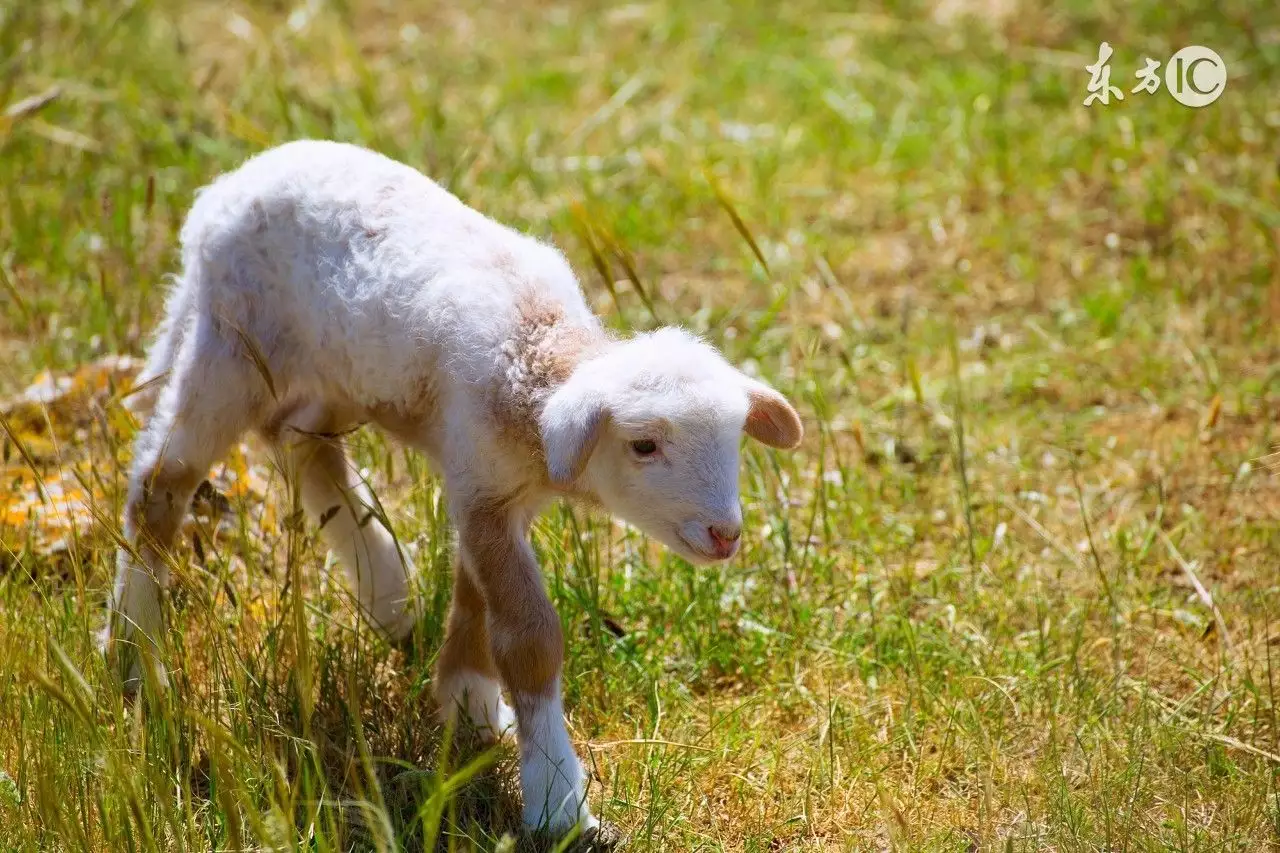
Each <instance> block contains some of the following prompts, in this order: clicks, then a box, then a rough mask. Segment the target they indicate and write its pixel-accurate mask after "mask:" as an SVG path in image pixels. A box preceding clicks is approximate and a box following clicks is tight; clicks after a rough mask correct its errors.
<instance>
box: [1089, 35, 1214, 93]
mask: <svg viewBox="0 0 1280 853" xmlns="http://www.w3.org/2000/svg"><path fill="white" fill-rule="evenodd" d="M1112 53H1113V51H1112V49H1111V45H1110V44H1108V43H1107V42H1105V41H1104V42H1103V43H1102V44H1100V45H1098V58H1097V60H1096V61H1095V62H1093V64H1091V65H1086V66H1085V67H1084V70H1085V71H1088V72H1089V84H1088V93H1089V94H1088V95H1087V96H1086V97H1085V99H1084V105H1085V106H1086V107H1091V106H1093V105H1094V104H1102V105H1103V106H1106V105H1107V104H1110V103H1111V99H1112V98H1114V99H1115V100H1117V101H1123V100H1124V91H1123V90H1122V89H1121V88H1120V87H1119V86H1113V85H1112V84H1111V64H1110V63H1111V55H1112ZM1133 76H1134V77H1136V78H1137V79H1138V84H1137V85H1136V86H1134V87H1133V88H1132V89H1130V90H1129V94H1131V95H1136V94H1138V93H1139V92H1145V93H1147V94H1148V95H1154V94H1155V93H1156V92H1158V91H1159V90H1160V62H1159V60H1155V59H1152V58H1151V57H1149V56H1148V57H1144V58H1143V66H1142V68H1140V69H1139V70H1138V71H1137V73H1135V74H1134V75H1133ZM1164 85H1165V88H1166V89H1168V90H1169V94H1170V95H1172V96H1173V99H1174V100H1175V101H1177V102H1178V103H1180V104H1182V105H1184V106H1188V107H1207V106H1208V105H1209V104H1212V103H1213V102H1214V101H1216V100H1218V98H1219V97H1220V96H1221V95H1222V91H1223V90H1224V89H1226V88H1227V64H1226V63H1225V62H1223V61H1222V57H1221V56H1219V55H1218V53H1217V51H1215V50H1212V49H1211V48H1207V47H1203V46H1201V45H1198V44H1193V45H1190V46H1189V47H1184V48H1182V49H1181V50H1179V51H1178V52H1177V53H1175V54H1174V55H1173V56H1171V57H1170V58H1169V61H1168V62H1167V63H1165V66H1164Z"/></svg>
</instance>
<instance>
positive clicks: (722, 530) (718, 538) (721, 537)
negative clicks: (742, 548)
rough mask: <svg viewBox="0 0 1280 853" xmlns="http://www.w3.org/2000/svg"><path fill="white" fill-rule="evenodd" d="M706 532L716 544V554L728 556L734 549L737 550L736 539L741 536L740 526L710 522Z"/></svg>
mask: <svg viewBox="0 0 1280 853" xmlns="http://www.w3.org/2000/svg"><path fill="white" fill-rule="evenodd" d="M707 533H708V535H710V536H711V541H712V542H713V543H714V544H715V546H716V554H717V555H718V556H720V557H729V556H731V555H732V554H733V552H734V551H736V550H738V539H739V538H740V537H741V536H742V528H741V527H738V526H736V525H734V526H732V527H731V526H729V525H724V524H711V525H708V526H707Z"/></svg>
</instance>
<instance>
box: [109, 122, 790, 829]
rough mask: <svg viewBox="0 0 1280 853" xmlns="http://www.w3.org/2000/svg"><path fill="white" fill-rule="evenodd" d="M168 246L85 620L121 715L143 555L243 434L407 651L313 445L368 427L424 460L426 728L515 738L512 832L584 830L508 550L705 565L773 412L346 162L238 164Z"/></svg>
mask: <svg viewBox="0 0 1280 853" xmlns="http://www.w3.org/2000/svg"><path fill="white" fill-rule="evenodd" d="M181 242H182V267H183V269H182V273H181V276H180V278H179V280H178V282H177V284H176V286H175V287H174V289H173V290H172V292H171V294H170V296H169V299H168V302H167V304H166V310H165V317H164V319H163V321H162V323H161V326H160V330H159V333H158V336H157V340H156V341H155V343H154V345H153V347H152V349H151V352H150V355H149V358H148V362H147V367H146V368H145V370H144V372H143V375H142V377H141V379H140V382H144V383H145V382H150V383H151V384H152V387H154V388H156V389H158V390H157V391H156V394H157V396H156V399H155V405H154V411H153V413H152V415H151V418H150V420H149V422H148V424H147V425H146V427H145V429H144V430H143V432H142V433H141V434H140V436H139V438H138V440H137V443H136V447H135V453H134V460H133V464H132V468H131V472H130V478H129V491H128V497H127V501H126V505H125V509H124V521H123V529H124V541H125V545H124V546H123V547H122V548H121V549H120V552H119V554H118V557H117V576H116V579H115V584H114V588H113V590H112V592H111V594H110V600H109V604H108V624H107V628H106V631H105V632H104V636H103V646H104V651H105V653H106V654H107V657H108V660H109V661H110V662H111V664H112V666H113V667H114V668H115V670H116V671H117V672H119V673H120V676H121V677H122V678H123V679H124V680H125V683H126V685H127V686H128V687H130V688H131V689H136V688H137V685H138V684H139V683H140V680H141V679H142V676H143V674H144V671H149V672H151V673H153V674H154V675H155V676H156V677H158V678H159V679H161V680H163V678H164V670H163V667H162V666H161V665H160V663H159V656H160V643H161V639H162V618H161V606H160V597H161V593H162V590H163V588H164V587H165V586H166V583H167V569H166V557H165V556H164V555H165V552H166V549H168V548H169V547H170V546H171V545H172V543H173V540H174V538H175V535H176V532H177V530H178V528H179V525H180V522H181V519H182V516H183V515H184V513H185V512H186V511H187V508H188V505H189V503H190V501H191V497H192V494H193V492H194V491H195V489H196V487H197V486H198V484H199V483H200V482H201V480H202V478H203V477H204V476H205V475H206V473H207V472H208V470H209V469H210V467H211V466H212V465H214V464H215V463H216V462H217V461H218V460H219V459H220V457H222V456H223V455H224V454H225V453H226V451H227V450H228V448H229V447H230V445H231V444H232V443H233V442H234V441H235V440H236V439H237V438H238V437H239V436H240V435H241V434H242V433H244V432H245V431H247V430H250V429H253V430H257V431H258V432H260V434H261V435H263V436H264V437H266V438H267V439H268V440H269V441H270V442H273V444H274V446H275V447H277V448H278V449H279V450H280V457H281V458H282V459H285V460H287V464H288V465H289V467H290V473H291V475H292V476H296V478H297V483H298V486H299V488H300V490H301V496H302V501H303V506H304V508H305V509H306V511H307V513H308V515H309V516H311V517H315V518H317V519H321V520H322V531H321V532H322V535H323V537H324V538H325V541H326V544H327V545H328V547H329V548H331V549H332V550H333V551H334V552H335V553H336V554H337V556H338V558H339V561H340V562H341V564H342V565H343V566H344V567H345V569H346V572H347V574H348V575H349V579H350V583H351V585H352V587H353V588H354V592H355V597H356V600H357V601H358V602H359V606H360V609H361V611H362V612H363V615H365V616H366V617H367V618H368V620H369V621H370V622H371V623H372V624H373V625H374V626H376V627H377V628H378V629H379V630H380V631H381V632H383V633H384V634H385V635H386V636H387V637H388V638H390V639H392V640H396V639H399V638H403V637H405V636H406V635H407V634H408V633H409V632H411V630H412V628H413V626H414V624H415V621H416V620H417V619H418V617H419V609H418V606H417V604H416V603H415V601H414V599H413V597H412V595H411V586H412V583H411V582H412V573H413V570H412V567H411V565H410V563H409V561H408V559H407V558H406V555H405V553H404V552H403V551H402V550H401V548H400V547H399V546H398V544H397V540H396V538H395V537H394V536H393V534H392V532H391V530H389V529H388V528H387V527H386V525H385V523H384V520H385V516H383V515H382V514H381V513H377V512H375V511H374V509H373V508H374V507H375V506H376V501H375V498H374V497H373V495H372V494H371V492H370V490H369V487H368V485H367V484H366V483H365V482H364V481H363V480H362V479H361V477H360V476H359V475H358V474H357V473H356V472H355V470H354V469H353V467H352V465H351V463H350V461H349V460H348V458H347V456H346V455H345V453H344V450H343V448H342V446H341V444H340V443H339V442H338V441H337V440H336V439H335V438H334V436H337V435H340V434H342V433H344V432H345V431H347V430H349V429H350V428H352V427H354V426H355V425H357V424H360V423H363V422H371V423H372V424H374V425H376V426H377V427H379V428H381V429H383V430H384V431H385V432H387V433H388V434H390V435H391V436H392V437H394V438H396V439H398V440H399V441H401V442H403V443H404V444H406V445H408V446H409V447H412V448H415V449H417V450H420V451H422V452H424V453H425V454H427V455H428V456H429V457H430V458H431V459H432V460H433V463H434V465H435V466H436V468H437V469H438V471H439V472H440V474H441V475H442V476H443V480H444V484H445V488H446V492H447V497H448V506H449V511H450V514H451V520H452V521H453V523H454V525H455V526H456V528H457V531H458V547H457V562H456V566H455V570H454V577H453V584H454V594H453V602H452V605H451V610H450V614H449V617H448V624H447V628H446V639H445V642H444V646H443V648H442V650H441V652H440V655H439V659H438V665H437V670H436V673H435V679H434V690H435V694H436V698H437V700H438V701H439V704H440V707H441V709H442V713H444V714H446V715H452V714H457V713H459V712H461V713H463V714H465V715H466V717H467V718H469V719H470V720H471V721H472V722H473V723H474V724H475V725H476V726H477V727H479V728H480V729H481V730H483V731H486V732H487V733H488V734H489V735H490V736H500V735H502V734H503V733H504V732H505V731H507V730H508V729H509V728H510V727H512V726H513V725H514V727H515V733H516V738H517V742H518V745H519V750H520V782H521V790H522V794H523V798H524V812H523V819H524V823H525V824H526V826H527V827H529V828H530V829H535V828H542V829H544V830H550V831H551V832H553V833H556V834H563V833H565V832H567V831H569V830H570V829H572V828H573V827H574V826H575V825H577V826H581V827H582V828H584V829H590V828H592V827H594V826H596V825H597V821H596V819H595V818H594V817H592V815H591V812H590V810H589V809H588V806H587V802H586V796H585V790H584V777H583V771H582V766H581V764H580V763H579V761H578V758H577V757H576V755H575V754H574V751H573V747H572V745H571V743H570V741H569V736H568V733H567V732H566V729H565V724H564V718H563V711H562V706H561V691H560V672H561V662H562V657H563V642H562V637H561V629H560V621H559V618H558V617H557V615H556V612H555V610H554V608H553V607H552V605H551V602H550V601H549V599H548V597H547V594H546V592H545V590H544V587H543V582H542V578H541V575H540V573H539V569H538V566H537V565H536V564H535V561H534V556H533V551H532V550H531V548H530V545H529V542H528V532H529V526H530V523H531V521H532V519H533V518H534V516H535V515H536V513H537V512H539V510H540V509H541V508H542V507H543V506H544V505H545V504H546V503H547V502H548V501H550V500H552V499H555V498H559V497H565V498H571V499H579V500H584V501H589V502H592V503H595V504H599V505H602V506H603V507H605V508H606V509H608V510H610V511H611V512H613V513H614V514H616V515H618V516H620V517H621V518H624V519H627V520H628V521H630V522H631V523H633V524H635V525H636V526H638V527H639V528H640V529H642V530H643V531H645V532H646V533H648V534H649V535H651V536H653V537H655V538H657V539H658V540H660V541H662V542H663V543H665V544H666V545H667V546H668V547H670V548H671V549H673V550H674V551H676V552H677V553H679V554H680V555H682V556H683V557H685V558H687V559H689V560H691V561H695V562H699V563H705V562H711V561H716V560H725V559H727V558H729V557H731V556H732V555H733V554H734V553H735V551H736V550H737V548H738V543H739V535H740V532H741V529H742V521H741V509H740V505H739V500H738V486H737V482H738V467H739V453H740V443H741V441H740V439H741V435H742V433H743V432H745V433H746V434H747V435H749V436H751V437H753V438H755V439H757V440H758V441H761V442H763V443H764V444H766V445H769V446H772V447H778V448H792V447H795V446H796V445H797V444H798V443H799V442H800V440H801V438H802V433H803V429H802V425H801V422H800V418H799V416H798V415H797V414H796V411H795V409H794V408H792V406H791V405H790V404H789V403H788V402H787V400H786V399H785V398H784V397H783V396H782V395H781V394H779V393H778V392H777V391H775V390H774V389H772V388H771V387H769V386H767V385H765V384H764V383H762V382H759V381H757V380H755V379H751V378H749V377H747V376H746V375H744V374H743V373H741V372H739V371H738V370H737V369H735V368H734V367H732V366H731V365H730V364H729V363H728V362H727V361H726V360H725V359H724V358H723V357H722V356H721V355H720V354H719V353H718V352H717V351H716V350H715V349H713V348H712V347H711V346H709V345H708V344H706V343H704V342H702V341H701V340H699V339H698V338H696V337H695V336H693V335H691V334H689V333H687V332H685V331H683V330H680V329H678V328H663V329H660V330H658V331H654V332H651V333H647V334H639V335H636V336H634V337H631V338H630V339H621V338H617V337H615V336H613V335H611V334H609V333H607V332H606V331H605V329H604V328H603V326H602V325H601V323H600V321H599V319H598V318H597V317H596V316H595V315H594V314H593V313H592V312H591V310H590V309H589V308H588V306H587V303H586V301H585V299H584V297H583V294H582V291H581V289H580V287H579V284H578V282H577V279H576V278H575V276H574V274H573V272H572V270H571V269H570V267H569V265H568V263H567V262H566V261H565V259H564V257H563V256H562V255H561V254H560V253H559V252H558V251H557V250H555V249H554V248H551V247H550V246H548V245H545V244H543V243H541V242H538V241H537V240H535V239H533V238H531V237H529V236H526V235H523V234H521V233H519V232H517V231H515V230H512V229H510V228H507V227H506V226H503V225H500V224H498V223H497V222H494V221H493V220H490V219H488V218H486V217H485V216H483V215H482V214H480V213H479V212H477V211H475V210H473V209H471V208H469V207H467V206H466V205H464V204H463V203H462V202H461V201H460V200H458V199H457V198H456V197H454V196H453V195H451V194H450V193H448V192H447V191H446V190H444V189H443V188H441V187H439V186H438V185H436V184H435V183H433V182H432V181H431V180H429V179H428V178H427V177H425V176H424V175H422V174H421V173H419V172H418V171H416V170H414V169H413V168H411V167H409V166H406V165H403V164H401V163H398V162H396V161H394V160H391V159H389V158H386V157H384V156H382V155H379V154H376V153H374V152H371V151H368V150H365V149H362V148H359V147H355V146H351V145H345V144H339V143H333V142H320V141H300V142H293V143H289V144H286V145H282V146H280V147H278V148H275V149H272V150H269V151H267V152H264V153H262V154H259V155H257V156H255V157H253V158H251V159H250V160H248V161H247V162H246V163H245V164H243V165H242V166H241V167H240V168H238V169H237V170H235V171H233V172H230V173H228V174H225V175H223V176H222V177H220V178H218V179H217V180H216V181H214V182H213V183H212V184H211V185H209V186H208V187H206V188H205V189H204V190H202V191H201V192H200V193H199V194H198V196H197V198H196V200H195V203H194V204H193V206H192V208H191V212H190V214H189V216H188V217H187V220H186V222H185V224H184V226H183V228H182V232H181ZM147 668H149V670H148V669H147ZM504 688H505V690H506V691H507V692H508V693H509V695H510V699H511V705H510V706H509V705H508V703H507V701H506V700H505V699H504V698H503V689H504Z"/></svg>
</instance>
